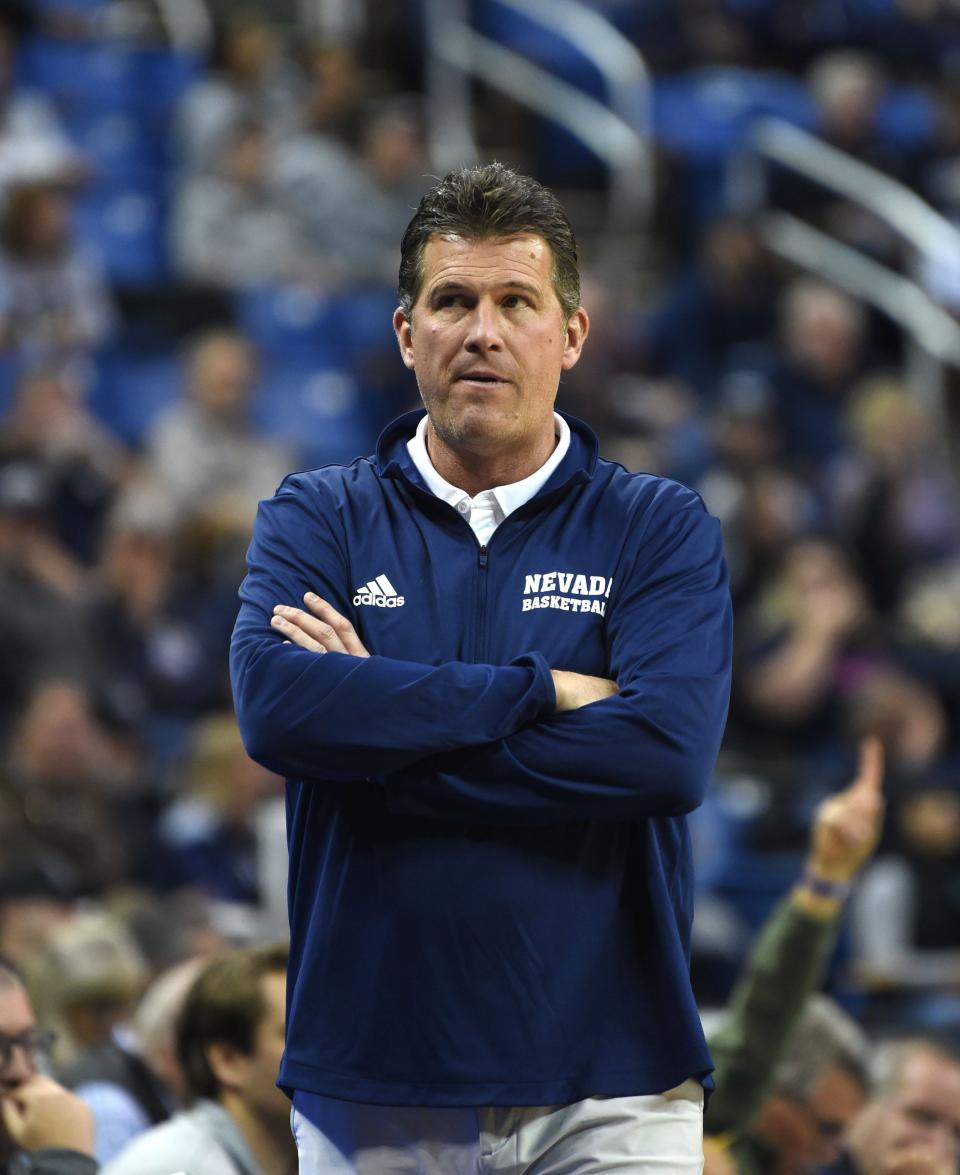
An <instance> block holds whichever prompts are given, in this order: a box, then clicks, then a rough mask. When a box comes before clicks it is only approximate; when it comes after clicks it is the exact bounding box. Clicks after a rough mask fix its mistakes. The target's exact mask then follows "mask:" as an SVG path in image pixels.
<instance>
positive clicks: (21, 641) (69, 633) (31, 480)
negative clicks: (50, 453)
mask: <svg viewBox="0 0 960 1175" xmlns="http://www.w3.org/2000/svg"><path fill="white" fill-rule="evenodd" d="M55 527H56V523H55V518H54V514H53V493H52V487H51V485H50V482H49V478H48V477H47V473H46V471H45V469H44V468H43V465H42V464H41V463H40V462H39V461H37V460H36V458H35V457H33V458H30V459H24V460H11V461H9V462H8V463H7V464H5V465H0V596H2V598H3V608H2V610H0V644H2V647H3V649H4V656H3V657H2V658H0V735H2V734H5V733H7V732H8V730H9V726H10V723H11V722H12V721H13V719H14V716H15V714H16V713H17V710H18V708H19V707H20V706H22V705H23V704H24V703H25V702H26V699H27V697H28V696H29V693H30V691H31V689H32V688H33V687H34V685H35V684H36V682H37V681H38V680H42V679H43V678H44V677H47V676H51V675H61V674H65V675H78V674H82V672H83V667H84V662H85V660H86V654H87V645H86V639H85V638H86V634H85V632H84V629H83V625H82V619H81V618H82V610H83V605H84V602H85V599H86V596H87V593H88V591H89V587H90V579H89V576H88V574H87V572H86V571H85V569H84V568H83V567H82V566H81V565H80V564H79V563H78V562H77V560H76V559H74V558H73V557H72V556H71V555H70V553H69V552H68V551H66V550H65V549H64V547H63V546H62V545H61V544H60V542H59V541H58V538H57V535H56V531H55ZM51 616H56V617H57V618H58V623H57V624H56V625H51V623H50V617H51Z"/></svg>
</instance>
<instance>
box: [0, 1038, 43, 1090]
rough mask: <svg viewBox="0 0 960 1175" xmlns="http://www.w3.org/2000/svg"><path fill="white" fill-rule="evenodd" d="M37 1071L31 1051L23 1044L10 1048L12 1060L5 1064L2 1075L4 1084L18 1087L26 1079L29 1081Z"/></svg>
mask: <svg viewBox="0 0 960 1175" xmlns="http://www.w3.org/2000/svg"><path fill="white" fill-rule="evenodd" d="M35 1072H36V1069H35V1067H34V1064H33V1058H32V1057H31V1056H30V1053H29V1052H28V1051H27V1050H26V1049H25V1048H24V1047H23V1045H22V1044H15V1045H14V1046H13V1048H12V1049H11V1050H10V1061H9V1063H8V1064H7V1065H5V1066H4V1069H3V1073H2V1074H0V1076H2V1080H3V1082H4V1084H6V1085H10V1086H14V1087H16V1086H18V1085H21V1084H22V1083H23V1082H24V1081H29V1080H30V1078H31V1077H33V1075H34V1073H35Z"/></svg>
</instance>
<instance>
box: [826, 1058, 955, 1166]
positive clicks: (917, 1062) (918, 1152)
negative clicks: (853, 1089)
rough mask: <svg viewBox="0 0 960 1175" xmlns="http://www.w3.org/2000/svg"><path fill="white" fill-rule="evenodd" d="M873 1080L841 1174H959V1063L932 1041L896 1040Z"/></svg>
mask: <svg viewBox="0 0 960 1175" xmlns="http://www.w3.org/2000/svg"><path fill="white" fill-rule="evenodd" d="M872 1076H873V1079H874V1087H873V1095H872V1097H871V1099H870V1101H869V1102H868V1104H867V1106H866V1107H865V1108H864V1110H863V1112H862V1113H861V1114H860V1115H859V1117H858V1118H857V1119H856V1121H855V1122H854V1124H853V1127H852V1128H851V1130H850V1134H849V1137H848V1139H847V1153H846V1154H845V1155H844V1158H843V1161H842V1163H840V1164H838V1165H837V1167H836V1168H835V1170H836V1171H837V1173H838V1175H956V1171H957V1164H958V1161H960V1058H958V1057H957V1055H956V1054H955V1053H953V1052H951V1051H950V1049H948V1048H947V1047H946V1046H944V1045H942V1044H940V1043H938V1042H936V1041H933V1040H925V1039H923V1038H911V1039H909V1040H901V1041H894V1042H891V1043H888V1044H884V1045H882V1046H881V1047H880V1048H879V1049H878V1050H877V1055H876V1057H875V1058H874V1063H873V1066H872Z"/></svg>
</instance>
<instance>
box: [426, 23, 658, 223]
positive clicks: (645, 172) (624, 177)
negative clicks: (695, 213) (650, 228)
mask: <svg viewBox="0 0 960 1175" xmlns="http://www.w3.org/2000/svg"><path fill="white" fill-rule="evenodd" d="M498 2H499V3H501V4H503V5H504V6H505V7H508V8H512V9H513V10H514V11H516V12H517V13H519V14H520V15H522V16H524V17H525V18H527V19H529V20H531V21H534V22H536V23H538V24H540V25H542V26H544V27H545V28H549V29H550V30H551V31H552V32H554V33H555V34H557V35H559V36H561V37H564V38H566V39H568V40H570V41H572V42H574V43H575V44H576V45H577V48H578V49H579V51H580V52H581V53H583V55H584V56H585V57H586V58H587V59H588V60H590V61H591V63H592V64H593V65H594V66H595V67H596V69H597V70H598V71H599V72H600V74H601V75H602V77H603V79H604V84H605V86H606V88H607V92H608V94H609V96H610V104H609V105H606V104H604V103H603V102H601V101H599V100H598V99H596V98H593V97H591V96H590V95H589V94H585V93H584V92H583V91H582V90H580V89H578V88H577V87H576V86H573V85H571V84H570V83H569V82H566V81H564V80H563V79H561V78H558V77H556V76H555V75H554V74H552V73H551V72H550V71H549V70H546V69H544V68H543V67H541V66H539V65H537V64H535V63H534V62H532V61H529V60H528V59H527V58H526V57H524V56H522V55H521V54H519V53H517V52H515V51H514V50H512V49H508V48H506V47H505V46H503V45H501V44H499V43H498V42H497V41H494V40H493V39H491V38H490V37H487V36H484V35H483V34H482V33H479V32H477V31H476V30H475V29H474V28H472V27H471V25H470V22H469V6H468V5H467V4H466V3H465V2H464V0H426V4H425V14H426V20H427V48H428V56H429V63H428V71H427V82H428V94H429V103H430V107H429V110H430V113H429V120H430V136H431V148H432V151H433V156H434V159H435V161H436V163H437V164H438V166H440V167H443V168H444V169H446V168H448V167H452V166H457V165H460V164H464V163H470V162H473V161H474V160H475V159H476V157H477V147H476V142H475V139H474V136H473V117H472V98H471V79H478V80H481V81H483V82H484V83H485V84H486V85H488V86H490V87H492V88H493V89H496V90H499V91H500V92H501V93H503V94H506V95H507V96H508V97H510V98H513V99H514V100H515V101H516V102H519V103H520V104H522V105H523V106H525V107H527V108H528V109H530V110H533V111H534V112H535V113H537V114H539V115H541V116H542V117H544V118H547V119H550V120H552V121H553V122H555V123H557V124H558V125H559V126H561V127H563V128H564V129H565V130H567V131H568V132H570V134H572V135H574V136H575V137H576V138H577V139H579V140H580V141H581V142H582V143H584V144H585V145H586V146H587V147H588V148H589V149H590V150H591V151H593V152H594V154H596V155H597V157H598V158H599V159H601V160H602V161H603V163H604V164H605V165H606V167H607V168H608V170H609V172H610V199H609V212H608V225H607V227H608V228H609V229H610V230H612V231H614V232H616V231H621V232H624V231H625V232H634V231H636V230H637V229H638V228H639V227H641V226H642V224H643V222H644V220H645V218H646V215H647V213H648V211H649V208H650V204H651V201H652V194H653V191H652V171H651V165H650V146H649V143H650V82H649V76H648V74H647V70H646V66H645V64H644V61H643V58H642V57H641V56H640V54H639V52H638V51H637V49H636V48H635V46H633V45H632V44H631V43H630V41H628V40H627V39H626V38H625V37H624V36H622V34H621V33H620V32H618V30H617V29H615V28H614V27H613V26H612V25H610V24H609V23H608V22H607V21H606V20H604V19H603V17H601V16H600V15H599V14H598V13H597V12H595V11H593V10H592V9H590V8H588V7H586V6H585V5H584V4H582V3H580V0H498Z"/></svg>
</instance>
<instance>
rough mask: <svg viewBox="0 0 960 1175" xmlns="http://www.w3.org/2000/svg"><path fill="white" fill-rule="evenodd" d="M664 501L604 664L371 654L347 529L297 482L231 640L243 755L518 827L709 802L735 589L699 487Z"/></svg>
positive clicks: (633, 570)
mask: <svg viewBox="0 0 960 1175" xmlns="http://www.w3.org/2000/svg"><path fill="white" fill-rule="evenodd" d="M665 497H666V498H667V502H666V506H664V505H663V503H661V502H658V503H657V504H656V506H657V507H659V509H652V510H650V511H649V512H648V513H647V514H645V515H644V518H643V523H644V525H645V526H646V530H647V532H649V535H644V536H639V535H638V536H637V539H636V541H634V542H632V543H631V549H630V552H629V556H628V558H627V561H626V562H625V563H624V564H623V566H622V575H621V576H620V582H621V584H622V585H623V586H622V587H621V589H620V591H619V593H618V598H617V600H616V601H612V602H611V607H610V608H609V610H608V615H607V637H608V644H609V649H610V662H609V673H610V676H609V679H605V678H594V677H586V676H583V675H580V674H576V673H571V672H568V671H565V670H563V669H557V668H553V667H551V666H550V665H549V664H548V663H547V661H546V660H545V658H544V656H543V654H542V653H541V652H537V651H532V652H529V653H527V654H524V655H523V656H520V657H517V658H516V659H515V660H514V661H513V662H511V663H510V664H508V665H478V664H472V663H466V662H456V661H450V662H445V663H442V664H439V665H430V664H424V663H415V662H409V661H403V660H399V659H395V658H391V657H385V656H381V655H377V654H375V653H374V654H370V653H369V651H368V650H367V649H366V648H365V647H364V646H363V644H362V642H361V641H360V639H359V637H358V635H357V633H356V631H355V630H354V629H353V626H352V625H351V624H350V622H349V620H348V619H347V618H346V616H345V612H346V611H347V608H348V602H347V600H346V598H345V597H344V595H343V592H344V586H343V585H344V583H345V582H346V581H347V580H348V579H349V576H348V574H347V572H346V567H347V564H348V560H347V558H346V553H345V551H344V550H343V549H342V546H341V544H342V537H340V536H339V534H338V532H337V531H335V530H334V529H333V528H332V527H331V526H330V524H329V521H328V515H327V512H326V511H323V510H320V509H318V508H317V506H316V503H315V502H313V503H312V502H311V501H310V500H309V499H308V497H307V496H306V495H305V494H304V493H302V492H297V487H296V486H295V484H290V485H289V486H287V485H286V483H285V487H284V488H283V489H282V490H281V493H280V494H279V495H278V497H277V498H275V499H273V500H272V501H271V502H269V503H265V504H264V505H263V506H261V514H260V517H259V518H258V523H257V527H256V529H255V532H254V541H253V543H252V545H251V549H250V555H249V567H250V574H249V575H248V577H247V580H246V581H245V582H244V585H243V588H242V589H241V598H242V600H243V607H242V608H241V611H240V616H239V618H238V621H237V627H236V629H235V633H234V641H233V647H232V652H231V668H232V673H233V683H234V697H235V701H236V705H237V713H238V717H239V720H240V727H241V731H242V733H243V735H244V739H245V742H246V745H247V749H248V751H249V753H250V754H251V756H252V757H253V758H254V759H257V760H258V761H259V762H261V763H263V764H264V765H265V766H267V767H269V768H270V769H271V770H273V771H276V772H278V773H279V774H283V775H286V776H288V777H291V778H298V779H306V780H311V781H315V782H323V781H331V782H335V781H338V780H342V781H349V780H355V779H357V778H362V777H367V778H372V779H376V780H377V781H378V782H379V783H380V784H381V785H382V786H383V787H384V790H385V794H386V802H387V804H388V806H389V807H390V808H391V809H392V810H394V811H396V812H399V813H404V814H410V815H421V816H430V817H440V818H469V819H472V820H481V821H487V822H493V823H502V822H505V823H511V824H513V823H528V822H533V823H539V822H553V821H557V820H576V819H588V818H589V819H613V820H620V819H629V818H635V817H641V816H672V815H677V814H680V813H682V812H685V811H689V810H690V809H691V808H693V807H696V805H697V804H698V803H699V802H700V800H701V799H702V795H703V791H704V789H705V787H706V785H707V782H708V780H709V777H710V773H711V771H712V768H713V763H714V760H715V757H716V753H717V750H718V747H719V742H720V737H721V735H722V730H723V720H724V717H725V713H726V703H727V695H728V689H729V661H730V614H729V613H730V607H729V594H728V592H727V584H726V574H725V569H724V566H723V559H722V555H721V553H720V541H719V529H718V526H717V524H716V521H715V520H714V519H712V518H710V517H709V515H707V514H706V512H705V511H704V510H703V507H702V504H701V503H700V502H699V500H698V499H696V498H695V496H694V495H692V494H690V493H689V492H688V491H679V488H678V487H674V490H672V491H665ZM650 515H654V517H653V518H652V519H651V517H650ZM296 601H302V603H303V606H302V607H300V606H299V605H298V603H296Z"/></svg>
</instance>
